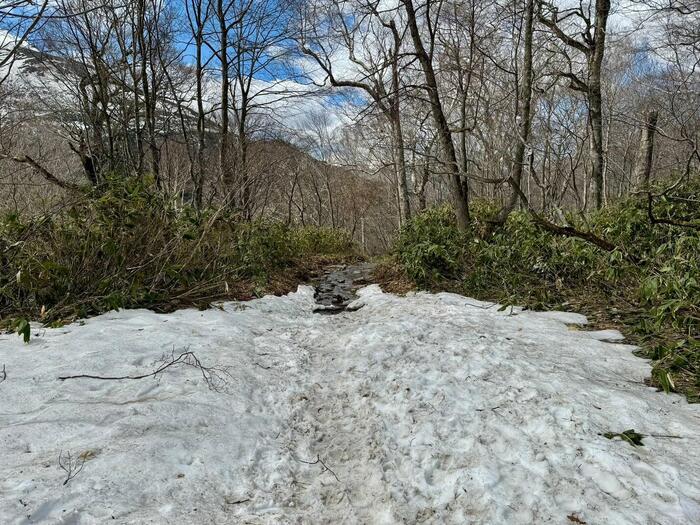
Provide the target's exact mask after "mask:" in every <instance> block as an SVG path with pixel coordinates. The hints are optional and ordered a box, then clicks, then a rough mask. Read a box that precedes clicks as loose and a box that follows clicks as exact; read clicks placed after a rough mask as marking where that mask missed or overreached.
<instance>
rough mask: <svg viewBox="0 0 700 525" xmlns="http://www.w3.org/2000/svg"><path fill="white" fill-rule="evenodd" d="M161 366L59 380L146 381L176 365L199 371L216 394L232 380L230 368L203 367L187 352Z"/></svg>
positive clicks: (73, 376)
mask: <svg viewBox="0 0 700 525" xmlns="http://www.w3.org/2000/svg"><path fill="white" fill-rule="evenodd" d="M161 363H162V364H161V365H160V366H159V367H158V368H156V369H155V370H154V371H153V372H149V373H147V374H140V375H133V376H131V375H125V376H97V375H92V374H77V375H70V376H59V377H58V379H60V380H61V381H65V380H67V379H98V380H102V381H122V380H126V379H130V380H136V379H145V378H147V377H153V378H157V377H158V375H159V374H161V373H162V372H164V371H165V370H167V369H168V368H170V367H173V366H176V365H185V366H191V367H194V368H196V369H198V370H199V371H200V372H201V373H202V378H203V379H204V382H205V383H206V384H207V387H208V388H209V390H213V391H215V392H221V391H224V390H225V389H226V385H227V384H228V379H230V378H231V373H230V372H229V371H228V368H215V367H207V366H204V365H202V363H201V361H200V360H199V359H198V358H197V356H196V355H194V353H193V352H190V351H187V352H183V353H181V354H180V355H179V356H177V357H175V352H174V351H173V352H172V353H171V354H170V355H169V356H168V355H164V356H163V357H162V358H161Z"/></svg>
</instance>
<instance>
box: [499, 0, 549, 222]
mask: <svg viewBox="0 0 700 525" xmlns="http://www.w3.org/2000/svg"><path fill="white" fill-rule="evenodd" d="M534 4H535V2H534V0H527V5H526V10H525V28H524V29H525V38H524V46H523V74H522V79H523V83H522V86H521V92H520V96H519V97H518V111H517V113H518V138H517V142H516V143H515V156H514V157H515V158H514V159H513V167H512V172H511V178H512V184H513V186H517V187H518V188H521V187H522V186H521V185H522V178H523V166H524V165H525V153H526V151H527V145H528V143H529V142H530V128H531V126H532V116H531V112H532V32H533V25H534V22H533V20H534V10H535V7H534ZM518 199H519V195H518V192H517V191H516V190H515V189H513V191H512V193H511V194H510V197H509V198H508V201H507V202H506V204H505V206H503V208H502V209H501V211H500V212H499V214H498V217H497V219H496V222H497V223H500V224H502V223H504V222H505V221H506V219H507V218H508V215H510V212H512V211H513V209H514V208H515V205H516V204H517V203H518ZM543 202H544V199H543Z"/></svg>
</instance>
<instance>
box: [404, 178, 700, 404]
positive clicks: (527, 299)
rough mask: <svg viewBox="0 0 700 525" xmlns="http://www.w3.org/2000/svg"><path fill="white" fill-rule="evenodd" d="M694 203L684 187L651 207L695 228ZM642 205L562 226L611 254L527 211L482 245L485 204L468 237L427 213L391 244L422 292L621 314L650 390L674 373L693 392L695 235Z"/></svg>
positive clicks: (442, 215) (698, 346) (489, 209)
mask: <svg viewBox="0 0 700 525" xmlns="http://www.w3.org/2000/svg"><path fill="white" fill-rule="evenodd" d="M698 200H700V191H698V187H697V186H687V187H686V188H684V190H683V192H678V193H676V194H675V195H674V196H666V197H662V198H658V199H656V200H655V203H654V209H653V213H654V216H655V217H657V218H665V219H671V220H675V221H678V222H684V223H691V224H698V223H700V207H698V206H697V204H696V203H697V202H698ZM647 205H648V202H647V200H646V198H644V197H632V198H629V199H627V200H625V201H622V202H619V203H617V204H615V205H613V206H609V207H606V208H605V209H603V210H601V211H600V212H596V213H592V214H590V216H588V217H587V218H586V222H585V223H583V222H582V219H580V218H579V219H578V220H576V219H575V218H573V217H569V221H570V223H571V224H572V225H574V226H576V227H577V228H579V229H581V230H590V231H593V232H594V233H596V234H597V235H599V236H602V237H604V238H605V239H607V240H608V241H610V242H611V243H613V244H614V245H616V246H618V247H619V249H616V250H614V251H612V252H606V251H603V250H601V249H599V248H597V247H596V246H594V245H592V244H590V243H587V242H586V241H583V240H581V239H577V238H571V237H562V236H558V235H554V234H552V233H550V232H548V231H546V230H544V229H543V228H541V227H540V226H538V225H537V224H536V223H535V222H534V221H533V220H532V218H531V217H530V216H529V214H527V213H525V212H514V213H512V214H511V215H510V217H509V218H508V221H507V222H506V224H505V225H503V226H502V227H501V228H498V229H497V230H496V231H495V232H494V233H493V234H491V235H488V236H485V238H480V237H479V236H478V235H477V234H478V232H480V231H484V230H485V229H484V228H482V227H481V225H483V224H485V223H487V222H488V220H489V219H490V218H491V217H493V213H494V211H493V210H494V207H493V206H489V205H484V204H483V203H479V204H478V205H477V206H474V208H473V210H472V216H473V217H472V221H473V224H472V228H471V229H470V231H469V232H468V233H467V234H460V232H459V231H458V230H457V228H456V225H455V223H454V221H453V218H452V217H453V214H452V211H451V210H450V208H448V207H440V208H435V209H432V210H428V211H426V212H424V213H422V214H420V215H419V216H417V217H415V218H414V219H413V220H412V221H410V222H409V223H408V224H407V225H405V227H404V228H403V229H402V231H401V233H400V235H399V238H398V241H397V243H396V245H395V254H396V259H397V260H398V262H399V264H400V265H401V266H402V267H403V269H404V271H405V272H406V273H407V274H408V276H409V277H410V278H411V279H413V280H414V281H415V282H416V283H417V284H418V285H421V286H444V284H445V282H446V280H448V279H452V280H454V279H455V278H459V284H458V286H456V287H455V286H454V285H452V286H451V288H452V289H455V288H456V289H457V291H460V292H462V293H465V294H467V295H470V296H473V297H476V298H479V299H486V300H495V301H499V302H501V303H505V304H523V305H526V306H529V307H533V308H538V309H544V308H558V307H561V306H562V305H563V304H564V305H568V304H575V305H576V307H577V308H584V309H585V310H587V311H589V312H602V314H601V315H602V316H605V315H609V314H607V311H608V310H611V309H614V310H615V311H616V312H626V313H625V314H624V318H625V321H626V322H627V323H628V324H629V326H630V328H631V332H633V333H634V334H636V336H635V337H638V338H639V339H638V341H639V342H640V343H644V342H645V341H648V342H650V343H651V344H650V346H647V347H646V348H647V350H646V351H645V352H646V355H648V356H649V357H651V358H653V359H655V360H657V364H656V368H655V370H654V374H653V380H654V381H655V384H657V385H659V386H661V387H662V388H664V389H669V388H672V387H671V385H677V384H678V381H676V382H674V380H673V377H672V376H673V375H674V374H681V375H684V377H686V378H690V379H687V380H686V381H685V382H684V384H685V385H686V386H685V390H684V391H685V392H686V393H690V392H693V391H698V390H700V343H698V341H699V340H700V335H699V333H700V255H699V254H700V231H698V229H696V228H692V227H690V228H688V227H686V228H683V227H678V226H673V225H668V224H652V223H651V222H650V220H649V215H648V210H647ZM440 282H442V283H443V285H441V284H440ZM616 315H617V314H616ZM619 315H622V314H619ZM619 315H618V317H619ZM610 318H612V316H610ZM650 348H651V349H650ZM660 349H663V351H662V350H660ZM694 383H696V386H695V387H691V386H688V384H694ZM674 388H675V387H674ZM693 389H695V390H693ZM693 395H694V394H693Z"/></svg>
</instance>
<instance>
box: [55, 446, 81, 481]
mask: <svg viewBox="0 0 700 525" xmlns="http://www.w3.org/2000/svg"><path fill="white" fill-rule="evenodd" d="M85 461H86V458H85V457H84V456H78V457H77V458H74V457H73V456H72V455H71V453H70V452H67V453H66V454H65V455H64V454H63V450H61V451H60V452H59V453H58V466H59V467H61V469H62V470H63V471H64V472H65V473H66V479H65V480H64V482H63V484H64V485H67V484H68V482H69V481H70V480H72V479H73V478H74V477H75V476H77V475H78V474H80V472H81V471H82V470H83V467H84V466H85Z"/></svg>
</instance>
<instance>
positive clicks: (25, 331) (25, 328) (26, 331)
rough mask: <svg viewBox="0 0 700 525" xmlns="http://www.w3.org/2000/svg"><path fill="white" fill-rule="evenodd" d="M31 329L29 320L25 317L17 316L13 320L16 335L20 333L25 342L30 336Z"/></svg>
mask: <svg viewBox="0 0 700 525" xmlns="http://www.w3.org/2000/svg"><path fill="white" fill-rule="evenodd" d="M31 331H32V327H31V325H30V324H29V321H27V320H26V319H24V318H23V317H22V318H19V319H17V321H15V332H17V335H21V336H22V339H23V340H24V342H25V343H28V342H29V338H30V336H31Z"/></svg>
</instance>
